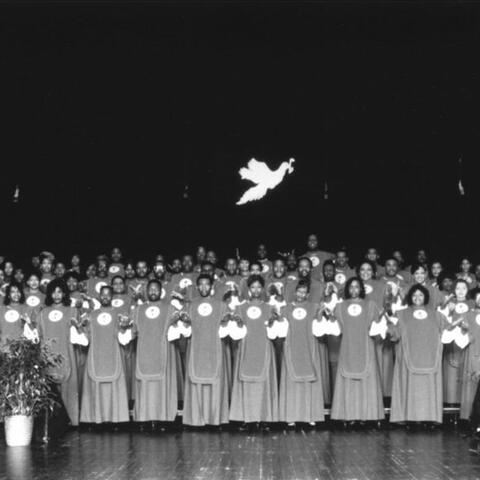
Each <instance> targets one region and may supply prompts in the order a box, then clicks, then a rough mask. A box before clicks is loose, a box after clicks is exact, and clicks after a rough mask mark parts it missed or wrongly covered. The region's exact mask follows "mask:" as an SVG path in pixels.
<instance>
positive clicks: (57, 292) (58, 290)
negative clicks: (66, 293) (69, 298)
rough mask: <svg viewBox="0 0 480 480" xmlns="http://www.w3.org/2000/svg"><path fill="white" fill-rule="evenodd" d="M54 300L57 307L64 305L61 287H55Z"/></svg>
mask: <svg viewBox="0 0 480 480" xmlns="http://www.w3.org/2000/svg"><path fill="white" fill-rule="evenodd" d="M52 300H53V303H54V304H55V305H59V304H60V303H62V300H63V292H62V289H61V288H60V287H55V290H54V291H53V292H52Z"/></svg>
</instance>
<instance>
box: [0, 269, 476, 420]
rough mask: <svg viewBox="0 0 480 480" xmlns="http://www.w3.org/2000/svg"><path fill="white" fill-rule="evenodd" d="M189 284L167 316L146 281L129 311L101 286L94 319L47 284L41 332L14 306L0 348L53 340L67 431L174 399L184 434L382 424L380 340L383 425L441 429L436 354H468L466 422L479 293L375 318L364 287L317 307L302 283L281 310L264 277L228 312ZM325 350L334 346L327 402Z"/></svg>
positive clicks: (5, 317) (173, 412)
mask: <svg viewBox="0 0 480 480" xmlns="http://www.w3.org/2000/svg"><path fill="white" fill-rule="evenodd" d="M196 283H197V289H198V292H199V296H197V297H196V298H194V299H193V300H192V301H191V302H189V303H188V304H185V305H176V306H174V305H172V303H170V302H169V301H166V300H161V292H162V286H161V284H160V282H159V281H158V280H151V281H149V283H148V285H147V301H146V302H145V303H144V304H142V305H137V306H135V307H134V308H133V309H131V310H130V309H129V310H124V311H119V309H118V308H116V307H115V306H113V305H112V289H111V287H109V286H104V287H102V288H101V291H100V295H99V301H100V304H101V305H100V308H98V309H96V310H91V311H86V310H82V309H80V308H76V307H72V306H70V298H69V294H68V292H67V290H66V288H65V287H64V284H63V283H62V282H61V281H56V280H55V281H53V282H51V283H50V284H49V287H48V292H47V301H46V304H47V305H48V306H47V307H46V308H44V309H43V310H40V311H39V312H38V314H37V317H36V319H35V322H33V321H32V320H31V318H30V316H29V314H28V313H26V312H24V313H22V311H20V312H19V311H18V309H15V305H14V303H15V296H14V295H11V300H12V302H13V303H12V304H10V305H7V306H4V307H1V308H2V309H3V311H2V312H1V316H0V339H1V340H2V341H5V339H6V338H8V337H12V336H15V335H19V334H20V333H19V332H23V334H24V335H26V336H28V337H29V338H31V339H32V340H35V339H36V338H39V339H40V341H50V342H51V345H52V348H53V349H54V350H55V351H56V352H58V353H60V354H61V355H62V359H63V360H62V364H61V366H60V367H59V368H57V369H56V370H55V371H52V374H53V375H54V378H55V381H56V382H57V383H58V386H59V391H60V394H61V397H62V399H63V402H64V404H65V407H66V409H67V412H68V414H69V417H70V420H71V423H72V424H73V425H77V424H78V423H79V422H87V423H102V422H128V421H129V399H133V400H134V407H133V419H134V420H135V421H138V422H146V421H164V422H171V421H174V420H175V417H176V416H177V408H178V402H179V401H182V400H183V423H184V424H186V425H194V426H201V425H220V424H224V423H227V422H229V421H238V422H243V423H249V422H278V421H280V422H288V423H292V422H307V423H311V424H313V423H315V422H322V421H324V419H325V407H324V405H325V403H327V404H328V403H331V418H332V419H334V420H343V421H357V420H358V421H379V420H382V419H384V404H383V393H382V380H381V359H380V358H379V357H381V355H382V353H381V352H382V347H383V346H384V345H385V343H386V342H389V343H390V344H391V345H393V349H394V353H395V367H394V373H393V384H392V394H391V397H392V400H391V414H390V421H391V422H408V421H429V422H436V423H441V422H442V413H443V384H442V351H443V347H444V344H446V345H448V346H452V345H455V348H456V349H460V350H461V351H462V352H463V354H462V360H463V368H462V372H463V377H462V380H463V383H462V398H461V418H465V419H468V418H469V416H470V411H471V405H472V401H473V396H474V394H475V391H476V387H477V383H478V375H479V373H480V360H479V359H480V291H479V292H476V293H475V299H474V301H475V305H474V306H473V307H472V308H468V307H467V308H465V307H462V308H458V305H457V307H454V308H453V309H452V308H450V309H448V308H447V309H446V310H445V311H443V312H441V311H439V310H438V309H434V308H431V307H430V306H429V291H428V290H427V289H426V288H425V287H423V286H421V285H414V286H413V287H411V288H410V290H409V292H408V295H407V301H406V306H404V307H400V306H398V305H397V306H396V308H393V311H392V310H390V311H388V312H387V311H382V312H380V311H379V308H378V307H377V305H376V304H375V303H374V302H372V301H370V300H367V299H365V289H364V284H363V282H362V280H361V279H359V278H358V277H352V278H350V279H349V280H348V281H347V283H346V285H345V293H344V299H343V300H340V299H338V298H337V297H334V298H333V299H332V301H331V302H330V303H322V304H321V305H318V304H315V303H311V302H309V301H308V300H307V299H308V294H309V283H308V282H303V281H300V282H299V283H298V285H297V287H296V293H295V300H294V301H293V302H291V303H288V304H286V305H283V306H282V307H280V306H278V305H273V306H272V305H270V304H268V303H266V302H265V301H263V300H262V298H263V289H264V279H263V278H262V277H261V276H259V275H252V276H251V277H250V278H249V279H248V289H249V300H248V301H244V302H239V301H232V302H231V303H230V305H227V304H226V303H225V302H222V301H220V300H218V299H215V298H214V297H212V296H211V295H210V291H211V288H212V280H211V277H210V276H209V275H200V276H199V277H198V279H197V282H196ZM232 300H233V299H232ZM237 300H238V299H237ZM24 321H26V322H24ZM327 339H330V340H332V341H337V342H339V355H338V364H337V366H336V369H335V378H332V381H333V382H334V384H333V385H332V387H333V388H332V390H333V396H332V398H331V399H330V398H329V397H330V392H329V390H330V388H329V386H328V385H329V362H328V352H327ZM135 343H136V346H135V347H136V348H134V344H135ZM183 347H186V352H185V353H186V354H185V355H181V353H182V348H183ZM379 352H380V353H379Z"/></svg>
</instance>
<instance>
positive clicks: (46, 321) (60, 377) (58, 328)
mask: <svg viewBox="0 0 480 480" xmlns="http://www.w3.org/2000/svg"><path fill="white" fill-rule="evenodd" d="M78 319H79V311H78V310H77V309H76V308H75V307H71V306H70V295H69V292H68V289H67V286H66V284H65V282H64V281H63V280H60V279H55V280H52V281H51V282H50V283H49V284H48V285H47V293H46V297H45V308H44V309H43V310H41V311H40V313H39V314H38V317H37V325H38V330H39V335H40V339H41V340H42V341H44V342H51V344H50V345H51V348H52V350H53V352H54V353H56V354H60V355H61V358H62V360H61V365H60V366H59V367H55V368H54V369H53V371H52V372H50V373H51V374H52V375H53V377H54V379H55V383H56V384H57V386H58V391H59V394H60V396H61V398H62V401H63V404H64V405H65V409H66V411H67V413H68V416H69V418H70V423H71V424H72V425H78V420H79V407H80V399H79V395H78V378H77V362H76V357H75V352H74V349H73V344H72V342H71V328H72V326H74V328H75V326H76V325H77V323H78Z"/></svg>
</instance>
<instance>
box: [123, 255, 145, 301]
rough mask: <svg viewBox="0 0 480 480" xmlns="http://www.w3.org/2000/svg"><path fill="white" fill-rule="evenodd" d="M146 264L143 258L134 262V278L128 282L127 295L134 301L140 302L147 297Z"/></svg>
mask: <svg viewBox="0 0 480 480" xmlns="http://www.w3.org/2000/svg"><path fill="white" fill-rule="evenodd" d="M147 283H148V265H147V262H146V261H145V260H139V261H138V262H137V263H136V264H135V278H133V279H132V280H130V282H129V283H128V290H129V292H128V293H129V295H130V296H131V298H132V300H133V302H134V303H142V302H144V301H145V299H146V297H147Z"/></svg>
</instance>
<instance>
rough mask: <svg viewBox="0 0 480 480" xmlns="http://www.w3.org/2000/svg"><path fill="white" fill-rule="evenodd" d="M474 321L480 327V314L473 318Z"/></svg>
mask: <svg viewBox="0 0 480 480" xmlns="http://www.w3.org/2000/svg"><path fill="white" fill-rule="evenodd" d="M475 321H476V322H477V325H480V313H479V314H478V315H477V316H476V317H475Z"/></svg>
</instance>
